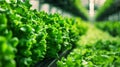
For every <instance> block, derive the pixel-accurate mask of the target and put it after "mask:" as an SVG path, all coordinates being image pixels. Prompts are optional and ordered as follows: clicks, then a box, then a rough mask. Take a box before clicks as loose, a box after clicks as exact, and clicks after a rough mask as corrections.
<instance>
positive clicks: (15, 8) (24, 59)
mask: <svg viewBox="0 0 120 67" xmlns="http://www.w3.org/2000/svg"><path fill="white" fill-rule="evenodd" d="M30 7H31V5H30V4H29V0H26V1H25V2H21V1H15V0H11V1H7V0H6V1H5V0H2V1H0V67H30V66H32V67H34V65H35V64H36V63H37V62H38V61H42V60H43V59H44V58H59V53H60V52H62V51H64V50H70V49H71V48H72V47H73V46H75V44H76V41H77V40H78V38H79V36H81V35H82V34H84V33H85V31H86V30H87V27H86V25H85V24H84V23H78V22H77V21H75V20H74V19H70V18H65V17H62V16H60V15H58V14H47V13H45V12H38V11H36V10H30ZM78 25H79V26H78Z"/></svg>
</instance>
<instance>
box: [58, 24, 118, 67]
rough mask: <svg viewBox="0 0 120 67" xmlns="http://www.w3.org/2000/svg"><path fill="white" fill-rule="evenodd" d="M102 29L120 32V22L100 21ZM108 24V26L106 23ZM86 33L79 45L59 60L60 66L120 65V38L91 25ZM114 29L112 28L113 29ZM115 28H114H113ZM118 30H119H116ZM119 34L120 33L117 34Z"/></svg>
mask: <svg viewBox="0 0 120 67" xmlns="http://www.w3.org/2000/svg"><path fill="white" fill-rule="evenodd" d="M99 24H100V26H101V27H100V29H101V28H103V27H104V28H105V29H104V30H106V31H108V32H109V30H110V31H111V32H112V35H113V33H116V32H119V31H118V27H119V26H118V25H119V23H98V24H96V25H97V27H98V25H99ZM106 24H107V26H109V27H106V26H105V25H106ZM88 28H89V29H88V31H87V32H86V34H85V35H82V36H81V37H80V39H79V41H78V42H77V47H76V48H75V49H74V50H73V51H72V52H70V54H69V55H68V56H67V57H66V58H65V57H63V58H62V59H61V60H59V61H58V62H57V66H58V67H119V66H120V38H119V37H113V36H111V35H110V34H109V33H107V32H104V30H103V31H102V29H101V30H100V29H97V28H96V27H95V26H93V25H90V26H89V27H88ZM111 29H112V30H111ZM113 29H114V30H113ZM119 29H120V28H119ZM116 30H117V31H116ZM116 35H119V34H116Z"/></svg>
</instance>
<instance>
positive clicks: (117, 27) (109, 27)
mask: <svg viewBox="0 0 120 67" xmlns="http://www.w3.org/2000/svg"><path fill="white" fill-rule="evenodd" d="M95 26H96V27H97V28H99V29H101V30H103V31H105V32H108V33H109V34H110V35H112V36H113V37H120V22H118V21H114V22H113V21H104V22H98V23H96V24H95Z"/></svg>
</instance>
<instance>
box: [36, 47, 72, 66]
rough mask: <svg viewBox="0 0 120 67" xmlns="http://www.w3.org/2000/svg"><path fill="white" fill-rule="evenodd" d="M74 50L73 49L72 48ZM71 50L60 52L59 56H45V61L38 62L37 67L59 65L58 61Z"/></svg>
mask: <svg viewBox="0 0 120 67" xmlns="http://www.w3.org/2000/svg"><path fill="white" fill-rule="evenodd" d="M71 50H72V49H71ZM71 50H65V51H63V52H62V53H60V54H59V58H56V59H54V58H45V59H43V61H40V62H38V63H37V64H36V65H35V67H57V64H56V62H57V61H58V60H59V59H61V58H62V57H67V55H68V54H69V53H70V52H71Z"/></svg>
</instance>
